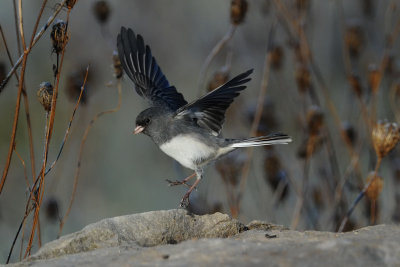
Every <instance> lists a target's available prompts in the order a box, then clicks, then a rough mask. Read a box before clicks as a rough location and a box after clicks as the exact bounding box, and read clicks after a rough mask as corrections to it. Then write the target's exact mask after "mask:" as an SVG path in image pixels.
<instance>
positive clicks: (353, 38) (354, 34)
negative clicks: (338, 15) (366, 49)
mask: <svg viewBox="0 0 400 267" xmlns="http://www.w3.org/2000/svg"><path fill="white" fill-rule="evenodd" d="M344 38H345V42H346V47H347V49H348V50H349V53H350V56H352V57H358V56H359V55H360V52H361V49H362V48H363V46H364V41H365V40H364V32H363V29H362V27H361V25H360V24H358V23H350V25H348V26H347V28H346V31H345V37H344Z"/></svg>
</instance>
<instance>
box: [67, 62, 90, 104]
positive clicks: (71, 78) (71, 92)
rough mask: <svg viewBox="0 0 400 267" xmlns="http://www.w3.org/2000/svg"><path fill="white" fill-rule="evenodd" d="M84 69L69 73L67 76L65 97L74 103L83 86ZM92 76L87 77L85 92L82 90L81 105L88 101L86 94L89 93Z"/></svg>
mask: <svg viewBox="0 0 400 267" xmlns="http://www.w3.org/2000/svg"><path fill="white" fill-rule="evenodd" d="M91 73H93V67H92V68H91ZM85 75H86V69H83V68H82V69H79V68H78V70H77V71H74V72H71V73H70V74H68V77H67V81H66V83H67V84H66V87H65V90H66V91H67V95H68V97H69V99H70V100H71V101H73V102H75V101H76V100H77V99H78V97H79V95H80V93H81V88H82V85H83V81H84V80H85ZM91 77H92V75H89V76H88V78H87V80H86V85H85V90H83V93H82V98H81V103H82V104H86V103H87V101H88V92H89V91H90V81H91Z"/></svg>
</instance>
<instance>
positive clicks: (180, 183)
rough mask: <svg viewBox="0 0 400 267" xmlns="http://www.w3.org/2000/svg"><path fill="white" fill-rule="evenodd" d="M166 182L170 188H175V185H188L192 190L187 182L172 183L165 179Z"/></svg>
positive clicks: (176, 181) (177, 181)
mask: <svg viewBox="0 0 400 267" xmlns="http://www.w3.org/2000/svg"><path fill="white" fill-rule="evenodd" d="M165 181H167V182H168V186H175V185H186V186H187V187H189V188H190V185H189V184H188V183H187V181H185V180H182V181H181V180H175V181H171V180H169V179H165Z"/></svg>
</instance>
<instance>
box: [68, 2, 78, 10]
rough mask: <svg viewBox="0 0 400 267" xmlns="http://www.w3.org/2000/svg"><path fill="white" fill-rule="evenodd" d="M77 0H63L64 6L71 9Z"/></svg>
mask: <svg viewBox="0 0 400 267" xmlns="http://www.w3.org/2000/svg"><path fill="white" fill-rule="evenodd" d="M76 1H77V0H67V1H66V2H65V7H66V8H68V9H72V8H73V7H74V5H75V4H76Z"/></svg>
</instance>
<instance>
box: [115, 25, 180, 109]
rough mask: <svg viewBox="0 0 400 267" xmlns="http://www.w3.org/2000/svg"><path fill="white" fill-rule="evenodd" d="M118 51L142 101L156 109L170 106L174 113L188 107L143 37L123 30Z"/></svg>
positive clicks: (118, 43)
mask: <svg viewBox="0 0 400 267" xmlns="http://www.w3.org/2000/svg"><path fill="white" fill-rule="evenodd" d="M117 47H118V55H119V58H120V60H121V63H122V66H123V68H124V71H125V73H126V74H127V75H128V76H129V78H131V80H132V81H133V82H134V83H135V89H136V92H137V93H138V94H139V95H140V96H141V97H144V98H146V99H148V100H149V101H150V102H151V104H152V105H154V106H166V107H168V108H170V109H171V110H173V111H175V110H177V109H178V108H180V107H182V106H184V105H186V104H187V102H186V100H185V99H184V98H183V95H182V94H181V93H179V92H178V91H177V90H176V88H175V87H174V86H170V84H169V82H168V80H167V78H166V77H165V75H164V74H163V73H162V71H161V68H160V67H159V66H158V64H157V62H156V60H155V58H154V57H153V56H152V54H151V50H150V47H149V46H148V45H145V44H144V41H143V38H142V36H141V35H139V34H138V35H135V33H134V32H133V31H132V30H131V29H126V28H124V27H122V28H121V33H120V34H118V37H117Z"/></svg>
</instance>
